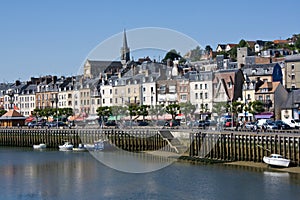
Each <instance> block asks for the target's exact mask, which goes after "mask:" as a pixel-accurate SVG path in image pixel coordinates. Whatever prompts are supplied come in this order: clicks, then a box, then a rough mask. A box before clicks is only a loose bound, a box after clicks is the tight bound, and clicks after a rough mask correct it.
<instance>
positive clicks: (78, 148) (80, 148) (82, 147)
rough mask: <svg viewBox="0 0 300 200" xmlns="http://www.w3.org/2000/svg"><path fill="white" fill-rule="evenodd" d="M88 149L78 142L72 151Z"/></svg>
mask: <svg viewBox="0 0 300 200" xmlns="http://www.w3.org/2000/svg"><path fill="white" fill-rule="evenodd" d="M87 150H88V149H87V148H86V146H85V145H84V144H79V145H78V147H77V148H73V151H87Z"/></svg>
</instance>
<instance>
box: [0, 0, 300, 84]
mask: <svg viewBox="0 0 300 200" xmlns="http://www.w3.org/2000/svg"><path fill="white" fill-rule="evenodd" d="M299 5H300V3H299V1H297V0H286V1H276V0H273V1H269V0H266V1H258V0H251V1H243V0H238V1H230V0H229V1H197V0H194V1H192V0H191V1H175V0H173V1H168V0H166V1H162V0H160V1H157V0H152V1H137V0H131V1H112V0H110V1H109V0H108V1H96V0H95V1H92V0H86V1H71V0H63V1H58V0H52V1H38V0H26V1H21V0H19V1H17V0H10V1H9V0H2V1H0V27H1V28H0V60H1V62H0V70H1V73H0V82H13V81H15V80H16V79H20V80H22V81H26V80H29V79H30V77H31V76H35V77H37V76H42V75H48V74H52V75H58V76H60V75H75V74H77V72H78V69H80V67H81V66H82V64H83V62H84V60H85V59H86V58H87V56H88V55H89V54H90V52H91V51H92V50H93V49H94V48H95V47H96V46H97V45H99V44H100V43H101V42H103V41H105V40H106V39H108V38H110V37H112V36H113V35H116V34H119V33H120V32H122V31H123V29H124V28H126V30H132V29H136V28H143V27H161V28H166V29H171V30H175V31H178V32H181V33H183V34H185V35H187V36H189V37H191V38H193V39H194V40H195V41H197V42H198V43H199V44H200V45H201V46H203V47H205V45H207V44H209V45H211V46H212V47H213V48H216V46H217V44H218V43H237V42H239V41H240V40H241V39H246V40H256V39H263V40H274V39H280V38H281V39H285V38H287V37H290V36H291V35H292V34H294V33H300V31H299V19H300V12H299ZM132 40H133V38H128V44H129V46H130V43H131V42H132ZM121 45H122V43H121V42H120V44H119V46H116V48H117V49H118V51H119V49H120V47H121ZM182 53H183V52H182Z"/></svg>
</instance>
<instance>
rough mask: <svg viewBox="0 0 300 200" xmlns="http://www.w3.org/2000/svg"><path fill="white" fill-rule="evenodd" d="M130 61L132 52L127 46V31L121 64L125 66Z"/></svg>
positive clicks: (124, 34) (124, 35)
mask: <svg viewBox="0 0 300 200" xmlns="http://www.w3.org/2000/svg"><path fill="white" fill-rule="evenodd" d="M129 60H130V50H129V47H128V44H127V37H126V30H125V29H124V33H123V46H122V48H121V62H122V63H123V64H125V63H126V62H128V61H129Z"/></svg>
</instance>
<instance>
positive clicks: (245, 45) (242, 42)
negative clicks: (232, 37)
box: [238, 39, 249, 47]
mask: <svg viewBox="0 0 300 200" xmlns="http://www.w3.org/2000/svg"><path fill="white" fill-rule="evenodd" d="M238 46H239V47H249V45H248V43H247V42H246V41H245V40H244V39H241V40H240V42H239V45H238Z"/></svg>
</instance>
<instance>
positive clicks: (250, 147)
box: [0, 128, 300, 166]
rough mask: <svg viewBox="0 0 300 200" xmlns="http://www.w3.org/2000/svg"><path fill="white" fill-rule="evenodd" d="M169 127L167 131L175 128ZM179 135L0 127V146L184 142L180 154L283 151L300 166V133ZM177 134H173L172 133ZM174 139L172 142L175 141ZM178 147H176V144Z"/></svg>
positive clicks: (134, 146) (216, 156) (242, 155)
mask: <svg viewBox="0 0 300 200" xmlns="http://www.w3.org/2000/svg"><path fill="white" fill-rule="evenodd" d="M178 131H179V130H172V129H170V132H178ZM180 131H182V132H183V133H184V134H183V133H182V134H179V133H177V134H179V135H180V136H181V137H184V138H185V137H186V136H188V137H189V138H188V139H187V140H186V139H184V140H182V138H181V139H180V138H179V141H181V144H178V142H176V143H175V142H173V143H172V140H174V138H172V137H171V138H169V139H167V138H163V136H162V135H161V134H160V129H154V128H153V129H22V128H2V129H1V128H0V146H13V147H32V146H33V145H34V144H40V143H45V144H46V145H47V147H49V148H58V146H59V145H61V144H63V143H64V142H65V141H69V142H71V143H72V144H74V146H75V147H77V146H78V145H79V144H80V143H84V144H93V143H94V142H95V141H97V140H108V141H110V142H111V143H112V144H114V145H115V146H117V147H118V148H121V149H124V150H126V151H153V150H162V149H163V150H164V151H170V152H174V145H175V146H176V145H177V147H179V146H180V145H181V146H185V147H186V148H185V149H184V148H183V149H184V150H185V152H181V153H182V154H185V155H189V156H190V157H199V158H207V159H212V160H221V161H230V162H231V161H253V162H262V160H263V156H268V155H270V154H271V153H277V154H281V155H283V156H284V157H285V158H288V159H290V160H291V162H292V164H293V165H295V166H300V134H299V133H298V134H297V133H295V134H291V133H290V134H289V133H277V132H273V133H271V132H266V133H256V132H229V131H228V132H225V131H224V132H217V131H215V132H209V131H205V130H203V131H202V132H201V131H200V130H197V131H196V132H195V130H189V129H186V130H180ZM175 135H176V134H175ZM174 143H175V144H174ZM172 144H173V147H172ZM177 149H178V148H177Z"/></svg>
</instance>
